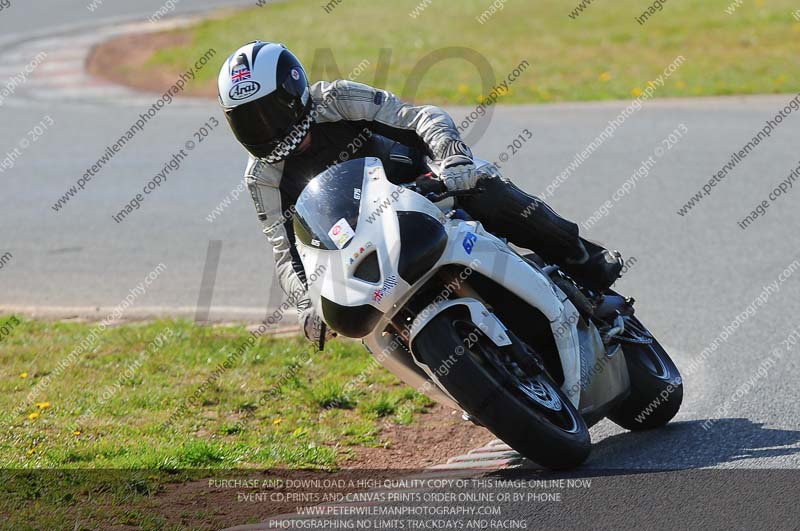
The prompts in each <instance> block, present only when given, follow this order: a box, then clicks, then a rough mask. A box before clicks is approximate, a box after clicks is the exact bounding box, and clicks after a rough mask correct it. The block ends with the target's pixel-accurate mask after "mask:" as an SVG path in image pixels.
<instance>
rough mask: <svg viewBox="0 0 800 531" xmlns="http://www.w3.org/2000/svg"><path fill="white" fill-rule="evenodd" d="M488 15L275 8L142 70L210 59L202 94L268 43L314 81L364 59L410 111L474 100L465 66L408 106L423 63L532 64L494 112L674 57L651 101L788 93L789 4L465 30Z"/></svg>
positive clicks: (502, 67) (620, 95)
mask: <svg viewBox="0 0 800 531" xmlns="http://www.w3.org/2000/svg"><path fill="white" fill-rule="evenodd" d="M490 3H491V2H490V1H489V0H462V1H460V2H458V6H457V7H456V6H455V5H454V4H453V3H452V2H442V1H439V0H434V1H433V2H432V3H431V5H430V6H429V7H427V9H425V10H424V11H423V12H422V13H421V14H420V15H419V16H418V17H417V18H415V19H414V18H411V17H410V16H409V13H410V12H411V10H412V9H413V8H414V7H415V6H417V4H418V0H403V1H397V2H373V1H368V0H343V1H342V2H341V3H340V4H339V6H338V7H336V8H335V9H334V10H333V11H332V12H331V13H326V12H325V10H324V9H323V8H322V5H324V4H325V2H318V1H316V0H315V1H311V0H296V1H292V2H277V3H274V4H267V5H266V6H265V7H262V8H252V9H248V10H245V11H241V12H237V13H234V14H233V15H228V16H225V17H223V18H218V19H211V20H208V21H205V22H202V23H200V24H199V25H197V26H195V27H193V28H191V29H188V30H181V31H188V32H189V33H190V36H191V45H189V46H185V47H183V46H182V47H175V48H166V49H162V50H159V51H157V52H156V53H155V55H154V56H153V57H152V58H151V61H150V65H151V66H152V67H153V68H167V69H172V70H173V71H176V72H177V71H180V70H184V69H185V68H187V67H188V66H189V65H191V64H193V63H194V61H195V60H196V59H197V57H199V56H201V55H202V54H203V53H204V52H205V51H206V50H207V49H208V48H209V47H212V48H215V49H216V50H217V51H218V55H217V57H216V58H215V59H214V64H213V65H212V67H207V68H206V69H204V70H203V71H201V72H200V74H199V83H201V84H203V85H204V86H205V87H206V90H207V91H210V90H212V89H211V87H212V86H214V85H215V81H216V76H217V73H218V69H219V66H220V65H221V63H222V61H223V60H224V58H225V56H227V54H229V53H231V52H232V51H233V50H234V49H236V48H237V47H238V46H240V45H242V44H243V43H245V42H247V41H249V40H253V39H262V40H273V41H280V42H284V43H286V44H287V45H288V46H289V47H290V49H292V50H293V51H294V52H295V53H296V54H297V55H298V56H299V57H300V58H301V60H302V61H303V62H304V64H305V65H306V68H307V69H308V71H309V75H310V77H311V78H312V81H314V80H319V79H333V78H338V77H347V75H348V74H349V73H350V72H352V71H353V69H355V68H357V66H358V65H359V64H361V63H362V62H363V61H364V60H367V61H369V65H368V66H367V68H366V69H365V70H364V72H363V74H362V75H360V76H359V77H358V78H357V79H358V81H362V82H366V83H374V84H376V85H379V86H385V87H386V88H388V89H390V90H392V91H394V92H395V93H397V94H399V95H401V96H403V97H405V98H407V99H413V100H416V101H424V102H431V103H451V104H474V103H476V102H477V101H479V100H480V99H481V98H482V97H483V96H484V95H485V94H486V93H485V91H484V90H482V89H481V78H480V76H479V74H478V72H477V70H476V68H475V67H473V66H472V65H471V64H470V63H469V62H467V61H465V60H463V59H458V58H454V59H447V60H445V61H443V62H439V63H437V64H436V65H434V66H433V68H431V69H430V70H429V71H428V72H427V74H425V75H424V77H423V78H422V80H421V82H420V85H419V90H418V91H417V92H416V93H412V91H410V89H409V87H408V86H407V81H408V79H409V77H410V76H411V74H412V70H413V68H414V66H415V65H417V64H418V63H419V62H420V60H421V59H422V58H423V57H424V56H426V55H427V54H429V53H430V52H432V51H433V50H437V49H442V48H445V47H451V46H463V47H467V48H471V49H474V50H475V51H477V52H478V53H479V54H481V55H482V56H484V57H486V58H487V59H488V60H489V62H490V64H491V66H492V68H493V70H494V72H495V74H496V76H497V79H498V80H500V79H503V78H504V77H505V76H506V75H507V74H508V73H509V72H510V71H511V70H512V69H513V68H514V67H515V66H517V65H518V64H520V62H522V61H523V60H525V61H528V62H529V63H530V67H529V68H528V69H527V70H525V72H524V73H523V74H522V76H521V77H520V78H519V79H518V80H517V81H516V82H515V83H514V84H513V85H511V88H510V90H509V92H508V93H506V94H504V95H503V96H502V98H501V99H500V101H501V102H502V103H523V102H550V101H573V100H604V99H627V98H630V97H631V96H632V95H636V94H638V91H639V90H642V89H644V88H645V86H646V84H647V82H648V81H650V80H652V79H654V78H656V77H657V76H658V75H659V74H661V73H662V71H663V70H664V68H665V67H666V66H667V65H669V64H670V63H671V62H672V61H673V60H674V59H675V57H676V56H678V55H683V56H684V57H685V58H686V62H685V63H684V65H683V66H681V67H680V68H679V69H678V71H677V72H675V73H674V74H673V75H672V77H671V78H670V79H669V80H668V82H667V84H666V86H664V87H663V88H661V89H659V90H658V91H657V93H656V97H664V96H710V95H724V94H753V93H782V92H793V91H798V90H800V61H798V59H797V57H798V51H800V47H799V46H798V40H800V23H798V22H797V21H796V20H795V19H794V18H793V17H792V12H794V11H795V10H796V9H797V7H798V4H797V2H796V1H795V0H770V1H769V2H767V1H763V0H759V1H748V2H745V3H744V4H743V5H742V6H741V7H739V8H738V10H737V11H736V12H735V13H734V14H733V15H728V14H726V13H725V11H724V9H725V8H726V7H727V6H728V5H729V4H730V3H731V1H730V0H703V1H700V0H695V1H686V0H683V1H679V0H672V1H671V2H668V3H666V4H665V5H664V8H663V10H662V11H660V12H658V13H657V14H655V15H653V16H652V17H651V18H650V19H649V20H648V21H647V22H646V23H645V24H644V25H639V24H638V23H637V22H636V21H635V20H634V19H635V17H637V16H639V15H640V14H641V12H642V10H643V9H644V8H645V7H646V5H647V4H648V3H643V2H637V1H634V0H614V1H613V2H611V1H598V2H595V3H593V4H592V5H590V6H589V7H588V8H587V9H586V10H585V11H584V12H583V14H581V15H580V16H579V17H577V18H576V19H571V18H570V17H569V16H568V14H569V13H570V12H571V10H572V9H573V8H574V6H575V4H577V0H574V1H573V0H569V1H565V0H543V1H539V2H518V1H508V2H506V3H505V4H504V9H502V10H501V11H498V12H497V13H496V14H494V16H493V17H491V18H490V19H489V20H487V21H486V22H485V23H484V24H480V23H479V22H478V21H477V20H476V17H478V16H480V14H481V13H483V11H484V10H486V9H487V8H488V7H489V4H490ZM326 48H329V49H330V50H331V53H332V56H331V55H327V56H326V52H325V51H324V49H326ZM381 48H390V49H391V61H390V62H389V63H388V70H386V71H385V72H384V74H381V75H378V76H377V77H376V70H378V67H379V65H381V64H383V66H386V64H387V61H384V62H383V63H382V62H381V61H379V49H381ZM320 50H322V51H320ZM334 60H335V63H333V62H332V61H334Z"/></svg>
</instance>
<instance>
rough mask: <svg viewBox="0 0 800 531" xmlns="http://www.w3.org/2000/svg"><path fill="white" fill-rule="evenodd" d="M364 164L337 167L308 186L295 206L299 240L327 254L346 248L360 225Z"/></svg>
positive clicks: (347, 164) (355, 161) (328, 170)
mask: <svg viewBox="0 0 800 531" xmlns="http://www.w3.org/2000/svg"><path fill="white" fill-rule="evenodd" d="M364 162H365V161H364V159H356V160H351V161H347V162H344V163H342V164H337V165H336V166H332V167H330V168H328V169H327V170H325V171H324V172H322V173H320V174H319V175H317V176H316V177H314V178H313V179H312V180H311V181H310V182H309V183H308V184H307V185H306V187H305V189H304V190H303V192H302V193H301V194H300V198H299V199H298V200H297V203H296V204H295V208H296V212H295V216H294V233H295V236H296V237H297V239H298V240H300V241H301V242H303V243H304V244H305V245H309V246H312V247H317V248H320V249H326V250H328V251H336V250H339V249H344V248H345V247H347V245H348V244H349V243H350V241H351V240H352V239H353V236H355V233H356V226H357V225H358V215H359V212H360V210H361V189H362V186H363V184H364Z"/></svg>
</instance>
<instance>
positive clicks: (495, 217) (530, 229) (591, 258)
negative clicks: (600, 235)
mask: <svg viewBox="0 0 800 531" xmlns="http://www.w3.org/2000/svg"><path fill="white" fill-rule="evenodd" d="M478 186H479V187H480V188H483V192H482V193H479V194H476V195H474V196H466V197H463V198H460V203H461V206H463V207H464V208H465V209H466V211H467V212H469V214H470V215H471V216H472V217H473V218H475V219H476V220H478V221H480V222H481V223H482V224H483V225H484V227H486V229H487V230H488V231H490V232H493V233H495V234H497V235H499V236H502V237H504V238H508V240H509V241H511V242H512V243H514V244H516V245H519V246H520V247H525V248H526V249H531V250H532V251H535V252H536V253H537V254H539V255H540V256H541V257H542V258H544V259H545V260H546V261H548V262H550V263H555V264H558V265H559V266H560V267H561V268H562V269H563V270H564V271H565V272H567V273H568V274H569V275H570V276H572V277H573V278H574V279H575V280H576V281H578V282H579V283H581V284H583V285H584V286H585V287H587V288H589V289H592V290H594V291H597V292H601V293H602V292H603V291H605V290H606V289H608V288H609V287H610V286H611V285H612V284H613V283H614V281H616V280H617V279H618V278H619V276H620V272H621V271H622V258H621V256H620V254H619V253H618V252H616V251H608V250H607V249H604V248H603V247H600V246H599V245H596V244H594V243H592V242H589V241H587V240H584V239H583V238H581V237H580V236H579V235H578V225H576V224H575V223H573V222H571V221H568V220H566V219H564V218H562V217H561V216H559V215H558V214H556V212H555V211H554V210H553V209H552V208H550V207H549V206H548V205H547V204H546V203H545V202H544V201H542V200H541V199H539V198H538V197H534V196H532V195H530V194H528V193H525V192H524V191H522V190H520V189H519V188H518V187H517V186H515V185H514V183H512V182H511V181H509V180H508V179H506V178H504V177H501V176H499V175H495V176H492V177H484V178H482V179H481V180H480V181H479V182H478Z"/></svg>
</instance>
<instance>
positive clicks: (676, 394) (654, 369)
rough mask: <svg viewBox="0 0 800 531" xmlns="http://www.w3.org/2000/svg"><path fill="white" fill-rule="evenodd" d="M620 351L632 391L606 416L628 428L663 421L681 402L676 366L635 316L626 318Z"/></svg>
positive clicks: (645, 427)
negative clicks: (626, 366)
mask: <svg viewBox="0 0 800 531" xmlns="http://www.w3.org/2000/svg"><path fill="white" fill-rule="evenodd" d="M626 339H628V340H632V341H626ZM622 351H623V352H624V353H625V361H626V363H627V365H628V374H629V376H630V382H631V393H630V395H629V396H628V397H627V398H626V399H625V400H624V401H623V402H621V403H620V404H619V406H617V407H616V409H614V411H613V412H612V413H611V414H610V415H608V418H609V419H611V420H612V421H613V422H614V423H616V424H618V425H619V426H622V427H623V428H625V429H628V430H631V431H639V430H649V429H653V428H659V427H661V426H663V425H665V424H666V423H668V422H669V421H670V420H672V418H673V417H674V416H675V415H676V414H677V413H678V410H679V409H680V407H681V402H683V381H682V379H681V375H680V373H679V372H678V368H677V367H676V366H675V363H673V361H672V359H670V357H669V354H667V351H666V350H664V348H663V347H662V346H661V345H660V344H659V343H658V341H657V340H656V338H654V337H653V335H652V334H650V332H649V331H648V330H647V328H645V327H644V325H642V323H641V322H640V321H639V320H638V319H637V318H635V317H631V318H630V319H628V320H626V322H625V332H624V335H623V337H622Z"/></svg>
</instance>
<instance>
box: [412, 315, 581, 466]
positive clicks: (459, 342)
mask: <svg viewBox="0 0 800 531" xmlns="http://www.w3.org/2000/svg"><path fill="white" fill-rule="evenodd" d="M509 336H510V337H511V340H512V342H513V344H512V345H511V346H508V347H497V346H496V345H495V344H494V343H493V342H492V341H491V339H489V338H488V337H487V336H486V335H485V334H483V332H481V330H480V329H479V328H478V327H477V326H476V325H475V324H474V323H472V322H471V321H470V316H469V312H468V310H467V309H466V308H464V307H463V306H455V307H451V308H448V309H446V310H444V311H443V312H442V313H440V314H439V315H437V316H436V317H434V318H433V319H432V320H431V322H430V323H428V324H427V325H426V326H425V328H424V329H423V330H422V331H420V333H419V334H418V335H417V337H416V338H415V340H414V343H413V345H412V350H413V352H414V355H415V356H417V358H418V359H419V360H420V361H421V362H423V363H424V364H425V365H427V366H428V368H429V369H430V370H431V371H432V372H433V373H434V374H435V375H436V377H437V379H438V380H439V382H440V383H441V384H442V385H443V386H444V387H445V389H447V391H448V392H449V393H450V394H451V395H452V396H453V398H455V399H456V401H458V403H459V404H460V405H461V407H463V408H464V409H465V410H466V411H467V413H469V414H470V415H471V416H472V417H474V418H476V419H477V420H478V421H479V422H480V423H481V424H483V425H484V426H485V427H486V428H488V429H489V430H490V431H491V432H492V433H494V434H495V435H497V436H498V437H499V438H500V439H502V440H503V441H505V442H506V443H507V444H508V445H509V446H511V447H512V448H514V449H515V450H516V451H518V452H519V453H521V454H522V455H524V456H525V457H527V458H529V459H531V460H532V461H535V462H536V463H538V464H540V465H542V466H545V467H547V468H552V469H563V468H570V467H574V466H577V465H579V464H581V463H582V462H583V461H584V460H585V459H586V457H587V456H588V455H589V451H590V448H591V440H590V438H589V431H588V429H587V428H586V424H585V423H584V421H583V418H582V417H581V416H580V414H579V413H578V412H577V411H576V410H575V408H574V407H573V406H572V404H571V403H570V402H569V400H568V399H567V398H566V397H565V396H564V394H563V393H562V392H561V390H560V389H559V387H558V385H557V384H556V383H555V382H554V381H553V380H552V379H551V378H550V376H548V375H547V373H546V372H545V371H544V369H542V368H541V364H539V363H535V362H534V361H533V360H534V359H535V355H534V354H533V353H532V352H530V350H529V348H528V347H527V346H526V345H524V344H523V343H521V342H520V341H519V340H518V339H517V338H515V337H514V336H513V335H512V334H509ZM512 349H517V350H512ZM521 366H524V369H523V368H522V367H521Z"/></svg>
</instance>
